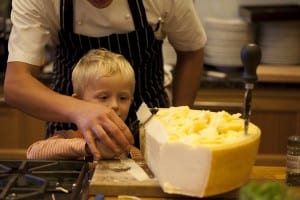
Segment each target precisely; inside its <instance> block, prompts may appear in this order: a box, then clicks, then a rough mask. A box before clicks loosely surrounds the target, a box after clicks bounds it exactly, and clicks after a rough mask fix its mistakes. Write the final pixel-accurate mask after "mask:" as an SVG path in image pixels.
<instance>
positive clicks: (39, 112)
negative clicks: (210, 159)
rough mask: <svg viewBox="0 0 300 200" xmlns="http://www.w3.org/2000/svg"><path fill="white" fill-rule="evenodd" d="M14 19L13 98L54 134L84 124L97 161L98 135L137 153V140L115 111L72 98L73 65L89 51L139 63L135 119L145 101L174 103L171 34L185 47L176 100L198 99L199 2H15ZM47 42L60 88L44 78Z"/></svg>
mask: <svg viewBox="0 0 300 200" xmlns="http://www.w3.org/2000/svg"><path fill="white" fill-rule="evenodd" d="M11 20H12V23H13V28H12V31H11V35H10V39H9V57H8V65H7V69H6V76H5V82H4V95H5V100H6V102H7V103H9V104H10V105H12V106H15V107H17V108H19V109H20V110H22V111H24V112H26V113H28V114H30V115H32V116H34V117H36V118H39V119H42V120H46V121H50V123H48V129H47V133H48V136H50V135H52V134H53V133H54V132H55V131H59V130H65V129H70V128H72V129H76V128H78V129H79V130H80V132H81V133H82V134H83V135H84V138H85V140H86V141H87V143H88V145H89V148H90V150H91V152H92V154H93V155H94V157H95V159H99V157H100V153H99V151H98V150H97V148H96V145H95V139H94V138H98V139H100V140H101V141H103V143H104V144H106V146H107V147H108V148H110V149H112V150H114V151H115V152H124V151H129V149H130V145H131V144H132V143H133V142H134V140H133V137H132V134H131V132H130V130H129V128H128V127H127V126H126V124H125V123H124V122H123V121H122V120H121V119H120V118H119V117H118V116H117V115H116V114H115V112H114V111H112V110H111V109H109V108H107V107H104V106H101V105H96V104H92V103H89V102H86V101H82V100H78V99H74V98H72V97H70V96H69V95H71V94H72V92H73V88H72V84H71V72H72V68H73V65H74V64H75V63H76V62H77V61H78V60H79V59H80V58H81V57H82V55H84V54H85V53H86V52H87V51H88V50H90V49H93V48H100V47H102V48H106V49H108V50H110V51H113V52H116V53H120V54H122V55H123V56H124V57H125V58H126V59H127V60H128V61H129V62H130V63H131V65H132V66H133V68H134V71H135V76H136V83H137V84H136V89H135V94H134V102H133V104H132V106H131V111H130V114H129V116H128V118H127V121H126V123H127V124H130V123H131V122H132V121H134V120H135V117H136V116H135V110H136V109H137V108H138V107H139V105H140V104H141V102H142V101H144V102H146V103H147V104H148V106H149V107H168V106H169V105H170V102H169V100H168V97H167V95H166V93H165V91H164V88H163V67H162V66H163V59H162V51H161V46H162V41H163V38H164V37H166V36H167V37H168V39H169V41H170V42H171V44H172V45H173V46H174V48H175V49H176V52H177V64H176V67H175V70H174V81H173V105H174V106H178V105H192V104H193V101H194V98H195V95H196V91H197V89H198V86H199V82H200V77H201V69H202V68H201V66H202V63H203V47H204V44H205V42H206V36H205V32H204V30H203V27H202V26H201V23H200V21H199V18H198V16H197V14H196V12H195V9H194V5H193V1H192V0H151V1H150V0H118V1H113V0H39V1H36V0H13V1H12V13H11ZM187 22H188V23H187ZM47 45H48V46H49V45H50V46H52V47H53V48H54V49H55V61H54V70H53V81H52V85H51V88H52V89H53V90H50V89H49V88H48V87H47V86H45V85H43V84H42V83H41V82H40V81H38V79H37V74H38V73H39V72H40V69H41V67H40V66H41V64H42V61H43V59H44V49H45V47H46V46H47ZM60 122H64V124H62V123H60ZM135 141H136V142H138V140H137V139H136V140H135Z"/></svg>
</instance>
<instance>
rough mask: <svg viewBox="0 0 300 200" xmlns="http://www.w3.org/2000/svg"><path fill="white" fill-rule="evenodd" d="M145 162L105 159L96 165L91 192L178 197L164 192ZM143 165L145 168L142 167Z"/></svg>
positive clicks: (109, 194) (112, 194)
mask: <svg viewBox="0 0 300 200" xmlns="http://www.w3.org/2000/svg"><path fill="white" fill-rule="evenodd" d="M143 166H145V164H144V163H139V162H136V161H133V160H132V159H121V160H103V161H100V162H99V163H98V164H97V166H96V167H95V171H94V174H93V176H92V179H91V181H90V185H89V194H91V195H96V194H104V195H106V196H118V195H134V196H140V197H147V196H148V197H149V196H151V197H176V196H178V195H172V194H167V193H164V192H163V191H162V189H161V187H160V186H159V183H158V181H157V179H156V178H155V177H153V176H152V174H151V172H149V173H146V171H148V170H146V171H145V170H144V169H143V168H144V167H143ZM142 167H143V168H142Z"/></svg>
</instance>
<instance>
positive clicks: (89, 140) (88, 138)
mask: <svg viewBox="0 0 300 200" xmlns="http://www.w3.org/2000/svg"><path fill="white" fill-rule="evenodd" d="M83 135H84V138H85V141H86V143H87V144H88V146H89V149H90V151H91V153H92V155H93V157H94V160H96V161H97V160H100V158H101V154H100V152H99V150H98V148H97V146H96V141H95V138H94V136H93V134H92V132H91V131H90V130H85V132H84V133H83Z"/></svg>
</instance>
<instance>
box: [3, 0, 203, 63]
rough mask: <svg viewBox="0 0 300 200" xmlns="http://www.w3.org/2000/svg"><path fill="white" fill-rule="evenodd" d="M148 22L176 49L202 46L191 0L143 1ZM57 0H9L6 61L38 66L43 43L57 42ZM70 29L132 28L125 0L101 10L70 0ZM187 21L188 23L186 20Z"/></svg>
mask: <svg viewBox="0 0 300 200" xmlns="http://www.w3.org/2000/svg"><path fill="white" fill-rule="evenodd" d="M143 2H144V6H145V9H146V15H147V19H148V22H149V24H150V25H151V26H152V27H153V29H155V27H156V26H157V23H158V21H159V19H161V24H160V26H159V29H158V31H156V32H155V36H156V37H157V39H161V40H162V39H164V38H165V37H166V36H168V39H169V41H170V43H171V44H172V45H173V46H174V48H175V49H177V50H180V51H192V50H197V49H200V48H202V47H204V44H205V42H206V35H205V32H204V29H203V27H202V24H201V22H200V20H199V17H198V15H197V13H196V11H195V8H194V4H193V0H144V1H143ZM59 4H60V0H13V1H12V6H13V10H12V13H11V20H12V23H13V28H12V31H11V34H10V39H9V46H8V48H9V56H8V62H10V61H22V62H27V63H30V64H33V65H41V64H42V63H43V62H44V58H45V50H44V49H45V46H47V45H48V46H53V47H55V46H56V45H58V42H59V40H58V35H57V34H58V31H59V29H60V19H59V18H60V15H59ZM74 9H75V10H74V15H75V16H74V18H75V21H74V31H75V33H77V34H82V35H87V36H105V35H109V34H112V33H125V32H129V31H132V30H134V24H133V20H132V16H131V12H130V9H129V7H128V3H127V0H114V1H113V2H112V4H111V5H109V6H108V7H107V8H104V9H97V8H95V7H93V6H92V5H91V4H90V3H89V2H88V1H87V0H75V1H74ZM187 22H188V23H187Z"/></svg>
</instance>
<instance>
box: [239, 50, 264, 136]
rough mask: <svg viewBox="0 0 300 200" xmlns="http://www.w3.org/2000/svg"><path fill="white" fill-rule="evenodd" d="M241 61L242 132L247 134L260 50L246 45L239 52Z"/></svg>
mask: <svg viewBox="0 0 300 200" xmlns="http://www.w3.org/2000/svg"><path fill="white" fill-rule="evenodd" d="M241 60H242V63H243V66H244V71H243V79H244V82H245V95H244V131H245V134H246V135H247V134H248V127H249V122H250V116H251V101H252V91H253V89H254V86H255V84H256V81H257V75H256V69H257V67H258V65H259V63H260V60H261V50H260V48H259V46H257V45H256V44H247V45H245V46H244V47H243V48H242V50H241Z"/></svg>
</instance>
